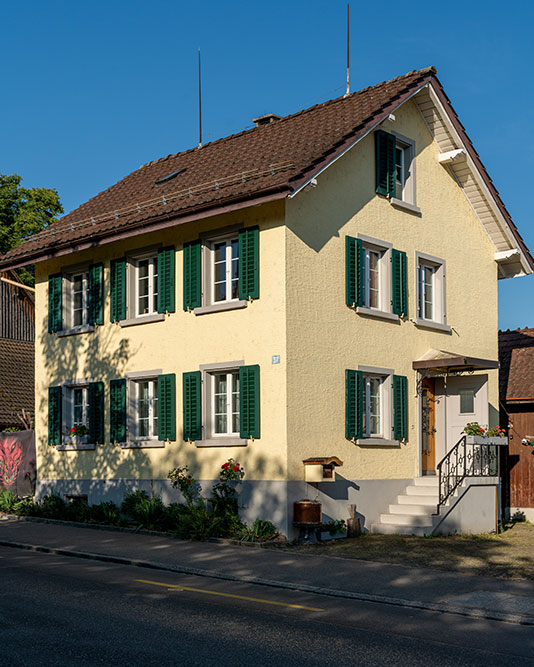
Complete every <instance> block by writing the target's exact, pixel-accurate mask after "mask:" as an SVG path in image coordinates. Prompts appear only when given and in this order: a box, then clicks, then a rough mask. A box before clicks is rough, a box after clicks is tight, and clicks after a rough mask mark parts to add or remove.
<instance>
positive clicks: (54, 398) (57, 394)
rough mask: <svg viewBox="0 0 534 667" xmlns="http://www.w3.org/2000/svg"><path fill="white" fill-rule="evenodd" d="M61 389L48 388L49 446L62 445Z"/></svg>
mask: <svg viewBox="0 0 534 667" xmlns="http://www.w3.org/2000/svg"><path fill="white" fill-rule="evenodd" d="M61 395H62V394H61V387H48V444H49V445H60V444H61Z"/></svg>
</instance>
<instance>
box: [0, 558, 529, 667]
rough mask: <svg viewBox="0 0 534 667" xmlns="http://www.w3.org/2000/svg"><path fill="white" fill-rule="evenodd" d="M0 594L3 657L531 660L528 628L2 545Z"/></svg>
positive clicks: (37, 661)
mask: <svg viewBox="0 0 534 667" xmlns="http://www.w3.org/2000/svg"><path fill="white" fill-rule="evenodd" d="M385 567H386V566H385ZM0 595H1V604H0V666H2V667H18V666H19V665H28V666H30V665H31V666H32V667H33V666H41V665H43V666H45V665H46V666H54V667H56V666H63V665H69V666H70V665H73V666H76V667H78V666H83V665H117V666H119V665H120V666H121V667H128V666H137V665H142V666H143V667H150V666H152V665H155V666H159V665H162V666H163V665H184V666H188V667H189V666H196V665H199V666H201V665H202V666H204V665H218V666H222V665H232V666H233V665H236V666H238V665H254V666H256V665H257V667H270V666H271V665H272V666H276V667H281V665H282V664H283V665H284V667H285V666H286V665H287V666H288V667H290V666H294V665H299V666H300V665H302V666H306V667H307V666H308V665H310V666H311V665H321V666H322V667H325V666H329V665H336V666H337V665H340V666H341V665H410V667H417V666H419V665H424V666H425V667H440V666H442V665H443V666H445V665H447V666H449V665H451V666H452V665H454V666H455V667H456V666H464V665H465V666H471V665H484V666H485V667H487V666H488V665H516V666H519V665H534V627H528V626H519V625H512V624H508V623H499V622H495V621H488V620H483V619H480V620H478V619H472V618H466V617H462V616H456V615H451V614H441V613H436V612H428V611H419V610H413V609H406V608H399V607H392V606H388V605H382V604H372V603H362V602H359V601H354V600H345V599H339V598H331V597H325V596H321V595H311V594H307V593H299V592H295V591H288V590H279V589H274V588H269V587H264V586H254V585H249V584H241V583H239V584H237V583H233V582H227V581H220V580H214V579H209V578H203V577H192V576H186V575H178V574H173V573H170V572H162V571H156V570H149V569H144V568H137V567H127V566H122V565H115V564H106V563H95V562H91V561H85V560H77V559H73V558H67V557H58V556H51V555H48V554H39V553H32V552H21V551H18V550H15V549H9V548H0Z"/></svg>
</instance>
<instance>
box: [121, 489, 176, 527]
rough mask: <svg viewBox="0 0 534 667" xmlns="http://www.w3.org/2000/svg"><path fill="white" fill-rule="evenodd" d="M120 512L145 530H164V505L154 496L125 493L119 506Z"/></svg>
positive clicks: (136, 492)
mask: <svg viewBox="0 0 534 667" xmlns="http://www.w3.org/2000/svg"><path fill="white" fill-rule="evenodd" d="M121 512H122V513H123V514H125V515H126V516H127V517H129V518H131V519H132V520H133V521H134V522H136V523H137V524H138V525H139V528H145V529H146V530H164V526H165V518H166V517H165V505H164V504H163V502H162V500H161V498H159V497H158V496H156V495H152V497H150V496H149V495H148V493H146V491H133V492H131V493H127V494H126V495H125V497H124V500H123V501H122V504H121Z"/></svg>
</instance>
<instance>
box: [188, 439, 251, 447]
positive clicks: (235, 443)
mask: <svg viewBox="0 0 534 667" xmlns="http://www.w3.org/2000/svg"><path fill="white" fill-rule="evenodd" d="M247 444H248V441H247V440H242V439H241V438H226V439H223V438H209V439H207V440H196V441H195V447H246V446H247Z"/></svg>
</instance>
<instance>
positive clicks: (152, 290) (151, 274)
mask: <svg viewBox="0 0 534 667" xmlns="http://www.w3.org/2000/svg"><path fill="white" fill-rule="evenodd" d="M130 261H131V266H132V273H133V281H132V282H133V289H132V292H133V294H132V300H133V304H132V305H133V313H134V317H136V318H137V317H146V316H150V315H154V314H157V312H158V306H157V275H158V273H157V271H158V254H157V252H156V253H147V254H146V255H143V256H141V257H135V258H132V259H131V260H130ZM141 262H148V276H147V277H146V280H147V284H148V294H147V295H146V296H147V298H148V309H147V310H146V311H145V312H142V313H141V312H140V311H139V299H140V298H141V295H140V291H139V283H140V280H141V278H140V277H139V270H140V264H141ZM154 267H155V268H154ZM154 278H155V279H156V287H154ZM144 280H145V279H144ZM154 297H155V298H156V306H155V307H154Z"/></svg>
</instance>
